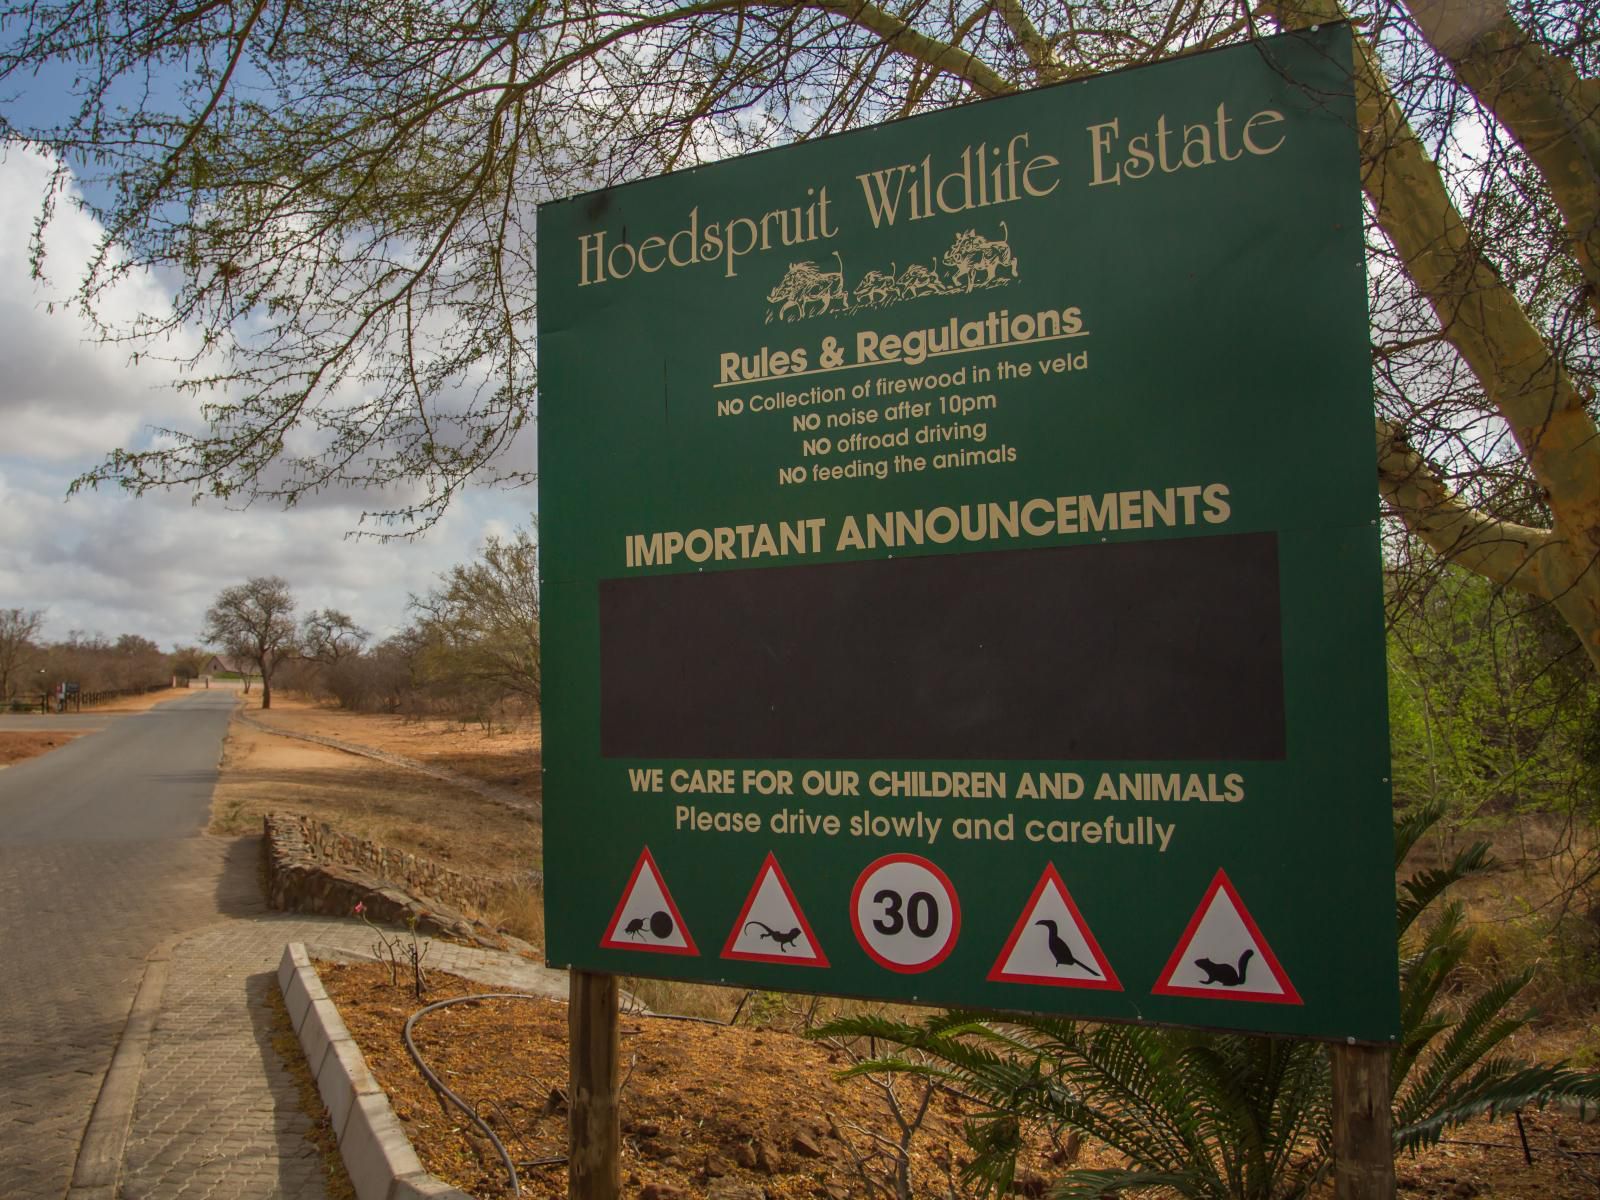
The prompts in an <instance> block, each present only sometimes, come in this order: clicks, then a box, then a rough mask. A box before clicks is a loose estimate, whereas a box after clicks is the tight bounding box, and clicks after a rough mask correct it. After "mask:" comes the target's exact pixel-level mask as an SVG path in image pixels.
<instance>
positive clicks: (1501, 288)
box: [1273, 0, 1600, 668]
mask: <svg viewBox="0 0 1600 1200" xmlns="http://www.w3.org/2000/svg"><path fill="white" fill-rule="evenodd" d="M1273 15H1274V16H1275V18H1276V19H1277V20H1278V21H1280V22H1281V23H1282V24H1284V25H1285V26H1287V27H1290V28H1298V27H1302V26H1305V25H1308V24H1313V23H1316V22H1319V21H1332V20H1341V19H1343V18H1344V12H1343V10H1342V9H1341V8H1340V6H1339V3H1338V0H1279V2H1278V3H1277V4H1276V5H1275V7H1274V13H1273ZM1353 65H1354V82H1355V99H1356V115H1357V121H1358V123H1359V130H1358V132H1359V135H1360V139H1361V154H1362V162H1363V171H1364V176H1365V177H1364V179H1363V185H1364V187H1365V189H1366V193H1367V196H1368V199H1369V200H1370V201H1371V203H1372V206H1373V209H1374V211H1375V213H1376V215H1377V220H1378V225H1379V227H1380V228H1381V229H1382V230H1383V232H1384V233H1385V235H1387V237H1388V238H1389V241H1390V242H1391V243H1392V244H1393V245H1394V248H1395V250H1396V251H1397V252H1398V254H1399V256H1400V259H1401V261H1402V262H1404V264H1405V267H1406V272H1407V274H1408V275H1409V276H1410V278H1411V280H1412V282H1413V283H1414V284H1415V286H1416V288H1417V290H1418V292H1419V293H1420V294H1421V295H1422V296H1423V298H1425V299H1426V300H1427V302H1428V304H1429V305H1430V306H1431V307H1432V309H1433V313H1434V316H1435V318H1436V319H1437V321H1438V323H1439V328H1440V330H1441V332H1442V333H1443V336H1444V337H1445V339H1446V340H1447V341H1449V342H1450V344H1451V345H1452V346H1453V347H1455V349H1456V351H1457V353H1459V354H1460V355H1461V358H1462V359H1463V361H1465V362H1466V364H1467V365H1468V367H1469V368H1471V370H1472V373H1473V374H1474V375H1475V376H1476V377H1477V379H1478V382H1479V383H1480V384H1481V385H1482V387H1483V390H1484V393H1485V395H1486V396H1487V397H1488V399H1489V400H1490V402H1491V403H1493V404H1494V406H1495V408H1496V409H1497V410H1498V411H1499V413H1500V415H1501V416H1502V417H1503V418H1504V419H1505V421H1506V424H1507V426H1508V427H1509V428H1510V430H1511V434H1512V436H1513V437H1514V438H1515V439H1516V442H1517V445H1518V446H1519V447H1520V449H1521V451H1522V453H1523V455H1524V457H1525V459H1526V461H1527V463H1528V465H1529V467H1530V468H1531V470H1532V474H1533V476H1534V478H1535V480H1537V482H1538V484H1539V486H1540V488H1541V489H1542V491H1543V493H1544V496H1545V498H1546V501H1547V503H1548V505H1549V508H1550V512H1551V515H1552V518H1553V525H1552V529H1551V532H1550V538H1551V540H1550V544H1549V546H1548V551H1549V552H1548V553H1546V554H1541V555H1540V556H1539V560H1538V562H1537V563H1536V564H1534V565H1535V566H1536V568H1537V570H1538V572H1539V574H1540V576H1541V579H1542V588H1543V591H1542V593H1541V594H1543V595H1545V596H1546V597H1548V598H1549V599H1550V600H1551V601H1552V602H1553V603H1554V604H1555V605H1556V606H1557V607H1558V608H1559V609H1560V611H1561V614H1562V616H1563V617H1564V618H1565V619H1566V621H1567V623H1568V624H1569V625H1571V626H1572V627H1573V629H1574V630H1575V631H1576V632H1577V633H1578V635H1579V637H1580V638H1581V639H1582V641H1583V644H1584V649H1585V651H1586V652H1587V653H1588V655H1589V658H1590V660H1591V661H1592V662H1593V663H1594V664H1595V666H1596V668H1600V566H1597V560H1600V429H1597V428H1596V425H1595V421H1594V418H1593V417H1592V416H1591V415H1590V413H1589V411H1588V409H1587V407H1586V405H1585V402H1584V399H1585V398H1584V396H1583V395H1582V394H1581V393H1580V392H1579V390H1578V388H1577V386H1576V385H1575V383H1574V381H1573V379H1572V377H1571V375H1569V374H1568V372H1567V370H1566V368H1565V367H1564V366H1563V364H1562V362H1561V361H1560V359H1559V358H1558V357H1557V356H1556V354H1555V352H1554V350H1553V349H1552V347H1551V344H1550V343H1549V342H1548V341H1547V340H1546V339H1545V337H1544V336H1543V334H1542V333H1541V332H1540V331H1539V329H1538V328H1537V327H1536V326H1535V325H1534V323H1533V321H1532V319H1531V318H1530V317H1529V316H1528V313H1527V311H1526V310H1525V309H1524V308H1523V306H1522V304H1521V302H1520V301H1519V300H1518V299H1517V296H1516V295H1515V293H1514V292H1512V290H1511V288H1510V287H1508V286H1507V285H1506V284H1505V282H1504V281H1503V280H1502V279H1501V277H1500V274H1499V272H1498V271H1496V270H1495V268H1494V265H1493V263H1492V262H1491V261H1490V260H1489V258H1488V256H1487V254H1486V252H1485V249H1484V247H1483V246H1482V245H1480V244H1479V243H1478V242H1477V241H1476V240H1475V239H1474V238H1473V236H1472V234H1471V232H1470V231H1469V230H1468V229H1467V227H1466V224H1465V222H1463V221H1462V219H1461V215H1460V213H1459V212H1457V211H1456V207H1455V204H1454V203H1453V201H1452V200H1451V198H1450V194H1449V192H1448V190H1447V189H1446V188H1445V185H1444V180H1443V178H1442V177H1441V175H1440V173H1439V168H1438V167H1437V166H1436V165H1435V164H1434V163H1433V160H1432V159H1431V158H1430V157H1429V156H1428V154H1427V150H1426V148H1425V147H1424V146H1423V144H1422V141H1421V139H1419V138H1418V137H1417V135H1416V133H1415V131H1413V130H1412V128H1411V126H1410V124H1409V123H1408V122H1407V120H1406V118H1405V115H1404V114H1403V113H1402V112H1401V110H1400V105H1399V103H1398V102H1397V101H1396V99H1395V97H1394V94H1393V92H1392V91H1391V90H1390V88H1389V85H1388V82H1387V80H1386V79H1385V78H1384V75H1383V71H1382V69H1381V67H1380V66H1379V64H1378V61H1377V56H1376V54H1375V53H1374V51H1373V49H1372V47H1371V46H1370V45H1369V44H1368V43H1367V41H1366V39H1364V38H1361V37H1357V38H1356V39H1355V61H1354V64H1353ZM1402 511H1407V509H1404V508H1403V509H1402Z"/></svg>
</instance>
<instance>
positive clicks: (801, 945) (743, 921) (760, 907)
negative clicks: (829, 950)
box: [722, 853, 828, 967]
mask: <svg viewBox="0 0 1600 1200" xmlns="http://www.w3.org/2000/svg"><path fill="white" fill-rule="evenodd" d="M722 957H723V958H738V959H744V960H745V961H747V962H769V963H783V964H785V965H786V966H798V967H825V966H827V965H828V958H827V955H825V954H823V953H822V947H821V946H819V945H818V944H817V935H816V934H814V933H812V932H811V923H810V922H809V921H807V920H806V915H805V913H803V912H802V911H801V910H800V904H799V901H797V900H796V899H795V898H794V892H793V891H792V890H790V887H789V881H788V880H787V879H785V878H784V875H783V868H781V867H779V866H778V860H777V858H776V856H774V855H772V854H770V853H769V854H768V855H767V861H766V862H764V863H762V864H761V870H760V872H759V873H758V874H757V875H756V882H755V886H754V887H752V888H751V889H750V895H749V896H748V897H746V898H745V902H744V908H742V909H741V910H740V912H739V919H738V920H737V921H736V922H734V926H733V928H732V929H731V930H729V932H728V940H727V942H726V943H725V944H724V945H723V947H722Z"/></svg>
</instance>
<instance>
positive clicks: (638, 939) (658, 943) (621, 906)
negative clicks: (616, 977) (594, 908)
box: [600, 846, 700, 955]
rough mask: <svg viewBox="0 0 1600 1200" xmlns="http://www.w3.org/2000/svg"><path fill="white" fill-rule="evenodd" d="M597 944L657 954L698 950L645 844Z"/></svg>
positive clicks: (684, 952)
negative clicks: (604, 932) (615, 909)
mask: <svg viewBox="0 0 1600 1200" xmlns="http://www.w3.org/2000/svg"><path fill="white" fill-rule="evenodd" d="M600 944H601V945H602V946H604V947H605V948H606V949H608V950H654V951H656V952H657V953H659V954H696V955H697V954H699V953H700V950H699V948H698V947H697V946H696V945H695V944H694V938H693V936H691V934H690V933H689V930H688V928H687V927H686V926H685V925H684V923H683V917H682V916H681V915H680V914H679V912H678V906H677V905H676V904H674V903H673V902H672V893H671V892H669V891H667V885H666V882H665V881H664V880H663V879H662V878H661V870H660V868H658V867H657V866H656V860H655V858H654V857H653V856H652V855H651V853H650V847H649V846H646V847H645V848H644V852H643V853H641V854H640V855H639V861H638V862H636V863H635V864H634V865H633V874H632V875H631V876H630V877H629V879H628V885H627V887H625V888H623V889H622V899H621V900H620V901H619V902H618V904H617V911H616V912H614V913H612V914H611V924H609V925H608V926H606V934H605V936H604V937H602V938H601V939H600Z"/></svg>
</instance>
